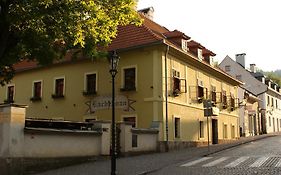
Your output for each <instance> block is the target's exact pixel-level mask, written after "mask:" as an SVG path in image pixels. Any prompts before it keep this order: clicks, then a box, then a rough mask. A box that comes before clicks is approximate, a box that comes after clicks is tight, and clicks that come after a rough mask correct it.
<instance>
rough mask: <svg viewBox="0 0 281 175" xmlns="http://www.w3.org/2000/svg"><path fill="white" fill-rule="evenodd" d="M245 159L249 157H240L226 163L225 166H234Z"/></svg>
mask: <svg viewBox="0 0 281 175" xmlns="http://www.w3.org/2000/svg"><path fill="white" fill-rule="evenodd" d="M247 159H249V157H240V158H239V159H237V160H235V161H233V162H231V163H230V164H227V165H226V166H225V167H228V168H232V167H236V166H238V165H239V164H241V163H243V162H245V161H246V160H247Z"/></svg>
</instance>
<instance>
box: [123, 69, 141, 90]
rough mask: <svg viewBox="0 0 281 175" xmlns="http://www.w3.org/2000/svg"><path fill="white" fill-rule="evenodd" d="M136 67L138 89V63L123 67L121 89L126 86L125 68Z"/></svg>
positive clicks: (136, 85) (136, 86)
mask: <svg viewBox="0 0 281 175" xmlns="http://www.w3.org/2000/svg"><path fill="white" fill-rule="evenodd" d="M130 68H135V88H136V91H137V89H138V67H137V65H130V66H124V67H122V68H121V70H122V71H121V77H122V78H121V89H123V88H125V69H130Z"/></svg>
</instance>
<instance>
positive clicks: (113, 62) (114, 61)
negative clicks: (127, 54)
mask: <svg viewBox="0 0 281 175" xmlns="http://www.w3.org/2000/svg"><path fill="white" fill-rule="evenodd" d="M119 59H120V58H119V56H118V55H117V53H116V51H113V52H111V53H110V55H109V61H110V70H109V72H110V74H111V77H112V119H111V120H112V121H111V175H116V142H115V141H116V140H115V137H116V133H115V131H116V126H115V81H114V80H115V75H116V74H117V66H118V62H119Z"/></svg>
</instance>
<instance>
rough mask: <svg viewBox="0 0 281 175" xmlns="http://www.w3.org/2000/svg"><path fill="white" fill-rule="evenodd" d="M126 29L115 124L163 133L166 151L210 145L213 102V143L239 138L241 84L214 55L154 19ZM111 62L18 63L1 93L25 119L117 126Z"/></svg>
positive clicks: (121, 36)
mask: <svg viewBox="0 0 281 175" xmlns="http://www.w3.org/2000/svg"><path fill="white" fill-rule="evenodd" d="M140 15H141V17H142V18H143V19H144V22H143V25H142V26H140V27H136V26H134V25H127V26H120V27H119V28H118V35H117V38H116V39H114V40H113V42H112V44H111V45H110V46H109V48H108V50H109V51H112V50H116V51H117V53H118V55H119V56H120V57H121V59H120V62H119V65H118V74H117V75H116V101H115V106H116V120H117V122H127V123H129V124H131V125H132V126H133V127H136V128H151V127H153V128H158V129H159V131H160V132H159V141H160V145H161V144H163V143H168V144H169V146H170V147H171V148H178V147H184V146H196V145H202V144H206V143H207V139H208V135H207V133H208V132H207V119H206V117H205V116H204V108H203V102H204V101H205V100H211V101H212V104H213V106H212V107H213V108H214V109H215V108H216V110H215V111H216V114H214V115H217V116H213V117H211V118H210V120H209V121H210V122H209V126H210V132H209V136H210V143H213V144H217V143H221V142H225V141H229V140H233V139H237V138H238V137H239V123H238V122H239V118H238V110H237V108H238V101H237V98H238V94H237V87H238V86H239V85H240V84H241V82H240V81H238V80H237V79H235V78H233V77H231V76H230V75H228V74H226V73H225V72H224V71H222V70H220V69H218V68H216V67H214V66H213V56H214V55H215V54H214V53H213V52H212V51H210V50H208V49H206V48H205V47H204V46H202V45H201V44H200V43H198V42H196V41H194V40H190V37H189V36H187V35H185V34H184V33H182V32H180V31H177V30H174V31H169V30H168V29H167V28H165V27H163V26H161V25H159V24H157V23H155V22H154V21H152V20H151V19H148V18H147V17H146V16H145V14H140ZM108 67H109V66H108V63H107V62H106V61H105V60H96V61H93V62H92V61H91V60H87V59H83V58H81V59H78V60H75V61H74V60H70V59H65V60H64V61H61V62H59V63H55V64H53V65H51V66H48V67H44V66H38V65H36V64H35V63H34V62H26V61H23V62H20V63H18V64H17V65H15V69H16V71H17V73H16V75H15V77H14V79H13V80H12V82H11V83H10V84H8V85H6V86H4V87H1V88H0V98H1V100H2V101H3V102H5V103H21V104H27V105H28V106H29V107H28V109H27V117H29V118H33V119H34V118H43V119H52V120H68V121H98V120H108V121H110V120H111V106H112V102H111V75H110V74H109V68H108Z"/></svg>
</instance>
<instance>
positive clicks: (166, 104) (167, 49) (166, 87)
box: [165, 45, 170, 152]
mask: <svg viewBox="0 0 281 175" xmlns="http://www.w3.org/2000/svg"><path fill="white" fill-rule="evenodd" d="M169 49H170V47H169V45H167V48H166V53H165V106H166V111H165V115H166V116H165V119H166V122H165V126H166V127H165V128H166V130H165V131H166V143H165V151H166V152H168V151H169V133H168V132H169V125H168V124H169V123H168V70H167V56H168V53H169Z"/></svg>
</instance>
